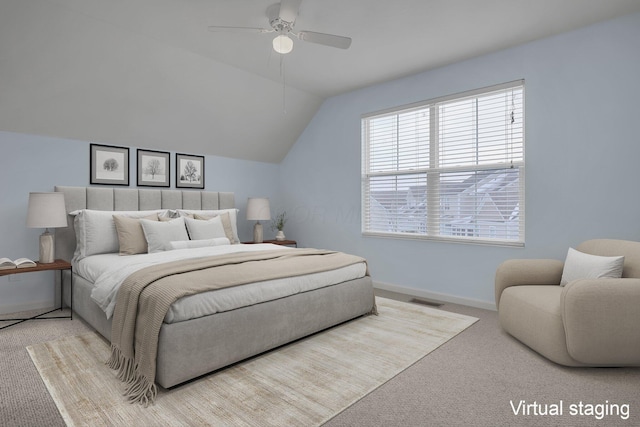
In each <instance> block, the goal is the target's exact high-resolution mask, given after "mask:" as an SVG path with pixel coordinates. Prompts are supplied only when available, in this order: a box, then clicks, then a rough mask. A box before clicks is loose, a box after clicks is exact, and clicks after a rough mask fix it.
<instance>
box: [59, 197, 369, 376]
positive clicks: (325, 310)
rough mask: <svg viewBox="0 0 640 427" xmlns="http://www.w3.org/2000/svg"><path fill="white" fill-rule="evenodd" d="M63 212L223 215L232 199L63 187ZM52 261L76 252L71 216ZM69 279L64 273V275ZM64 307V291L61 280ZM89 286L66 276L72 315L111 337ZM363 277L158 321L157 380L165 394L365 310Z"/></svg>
mask: <svg viewBox="0 0 640 427" xmlns="http://www.w3.org/2000/svg"><path fill="white" fill-rule="evenodd" d="M55 191H58V192H62V193H64V195H65V206H66V211H67V213H69V212H72V211H74V210H78V209H96V210H105V211H113V210H129V211H130V210H153V209H229V208H234V207H235V198H234V194H233V193H224V192H210V191H180V190H159V189H136V188H107V187H65V186H57V187H56V188H55ZM55 245H56V255H57V257H58V258H63V259H67V260H70V259H71V258H72V257H73V253H74V251H75V247H76V236H75V231H74V229H73V218H71V217H69V226H68V227H65V228H57V229H56V239H55ZM65 273H66V277H67V278H68V276H69V274H70V273H69V272H68V271H67V272H65ZM63 284H64V286H65V292H64V295H65V297H66V300H67V301H65V302H66V304H67V305H70V302H69V297H68V296H69V295H70V292H69V291H68V287H69V286H70V280H68V279H67V280H63ZM92 288H93V285H92V284H91V283H89V282H88V281H87V280H85V279H84V278H82V277H80V276H78V275H76V274H75V273H74V276H73V309H74V311H75V312H76V313H77V314H78V315H79V316H80V317H82V318H83V319H84V320H85V321H86V322H87V323H88V324H89V325H91V326H92V327H93V328H95V329H96V330H97V331H98V332H99V333H100V334H101V335H103V336H104V337H105V338H107V339H109V338H110V336H111V320H107V318H106V316H105V315H104V312H103V311H102V310H101V309H100V308H99V307H98V305H97V304H96V303H95V302H93V300H92V299H91V297H90V295H91V289H92ZM373 302H374V296H373V285H372V283H371V278H370V277H369V276H366V277H363V278H361V279H355V280H350V281H347V282H343V283H340V284H337V285H333V286H328V287H325V288H320V289H316V290H313V291H309V292H303V293H299V294H296V295H292V296H289V297H286V298H281V299H277V300H273V301H268V302H265V303H261V304H256V305H252V306H249V307H244V308H240V309H236V310H232V311H228V312H223V313H216V314H212V315H209V316H205V317H201V318H198V319H192V320H188V321H184V322H178V323H172V324H167V323H163V325H162V327H161V329H160V336H159V341H158V357H157V361H156V363H157V369H156V382H157V383H158V384H159V385H161V386H162V387H165V388H169V387H173V386H175V385H177V384H180V383H183V382H185V381H188V380H191V379H193V378H196V377H199V376H201V375H204V374H207V373H209V372H212V371H215V370H217V369H220V368H223V367H225V366H228V365H230V364H232V363H235V362H239V361H241V360H244V359H246V358H248V357H251V356H255V355H257V354H260V353H262V352H265V351H268V350H271V349H273V348H275V347H278V346H281V345H283V344H287V343H289V342H291V341H294V340H296V339H299V338H302V337H305V336H307V335H310V334H313V333H315V332H318V331H320V330H323V329H326V328H328V327H331V326H334V325H337V324H339V323H342V322H344V321H347V320H350V319H353V318H355V317H358V316H361V315H365V314H368V313H370V312H371V310H372V308H373Z"/></svg>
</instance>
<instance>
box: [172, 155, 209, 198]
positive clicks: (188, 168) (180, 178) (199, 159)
mask: <svg viewBox="0 0 640 427" xmlns="http://www.w3.org/2000/svg"><path fill="white" fill-rule="evenodd" d="M176 188H198V189H200V190H204V156H196V155H193V154H182V153H176Z"/></svg>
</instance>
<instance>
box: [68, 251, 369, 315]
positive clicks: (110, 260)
mask: <svg viewBox="0 0 640 427" xmlns="http://www.w3.org/2000/svg"><path fill="white" fill-rule="evenodd" d="M278 249H283V246H276V245H272V244H257V245H242V244H240V245H224V246H213V247H206V248H197V249H178V250H173V251H166V252H157V253H153V254H140V255H131V256H120V255H118V254H100V255H92V256H89V257H86V258H83V259H81V260H80V261H78V262H77V263H75V264H74V265H73V269H74V273H76V274H78V275H80V276H82V277H84V278H85V279H87V280H89V281H90V282H92V283H95V287H94V289H93V291H92V292H91V298H92V299H93V300H94V301H95V302H96V304H98V305H99V306H100V308H102V310H103V311H104V312H105V314H106V316H107V318H110V317H111V315H112V314H113V310H114V306H115V303H116V295H117V292H118V288H119V287H120V285H121V284H122V282H123V281H124V280H125V279H126V278H127V277H128V276H129V275H130V274H132V273H134V272H135V271H137V270H139V269H142V268H145V267H148V266H151V265H154V264H160V263H163V262H169V261H176V260H180V259H187V258H198V257H205V256H211V255H222V254H227V253H235V252H244V251H261V250H278ZM365 273H366V265H365V263H359V264H354V265H351V266H348V267H344V268H340V269H337V270H332V271H325V272H321V273H315V274H310V275H306V276H300V277H295V278H284V279H277V280H269V281H264V282H256V283H252V284H249V285H244V286H236V287H232V288H225V289H220V290H217V291H211V292H205V293H202V294H199V295H191V296H188V297H184V298H181V299H180V300H178V301H176V302H175V303H174V304H173V305H172V306H171V307H170V308H169V311H168V312H167V316H166V317H165V320H164V321H165V322H166V323H175V322H181V321H184V320H189V319H195V318H198V317H202V316H207V315H210V314H214V313H219V312H223V311H229V310H234V309H237V308H241V307H245V306H248V305H253V304H257V303H261V302H265V301H271V300H274V299H278V298H284V297H287V296H290V295H294V294H297V293H300V292H306V291H310V290H313V289H318V288H322V287H325V286H330V285H333V284H337V283H341V282H344V281H347V280H352V279H357V278H360V277H363V276H364V275H365Z"/></svg>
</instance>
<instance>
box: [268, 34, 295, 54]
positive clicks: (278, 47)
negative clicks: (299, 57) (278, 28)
mask: <svg viewBox="0 0 640 427" xmlns="http://www.w3.org/2000/svg"><path fill="white" fill-rule="evenodd" d="M273 50H275V51H276V52H278V53H281V54H283V55H284V54H286V53H289V52H291V51H292V50H293V40H291V38H290V37H289V36H286V35H284V34H280V35H279V36H277V37H276V38H274V39H273Z"/></svg>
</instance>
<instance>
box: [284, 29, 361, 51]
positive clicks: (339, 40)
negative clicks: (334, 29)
mask: <svg viewBox="0 0 640 427" xmlns="http://www.w3.org/2000/svg"><path fill="white" fill-rule="evenodd" d="M296 36H297V37H298V38H299V39H300V40H304V41H306V42H311V43H318V44H323V45H325V46H331V47H337V48H339V49H349V46H351V37H343V36H336V35H333V34H324V33H316V32H314V31H300V32H299V33H298V34H296Z"/></svg>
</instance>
